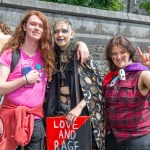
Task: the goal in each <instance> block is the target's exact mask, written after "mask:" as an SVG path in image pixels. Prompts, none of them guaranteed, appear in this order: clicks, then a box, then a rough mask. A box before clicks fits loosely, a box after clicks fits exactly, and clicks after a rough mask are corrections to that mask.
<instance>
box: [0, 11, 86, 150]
mask: <svg viewBox="0 0 150 150" xmlns="http://www.w3.org/2000/svg"><path fill="white" fill-rule="evenodd" d="M50 30H51V29H50V25H49V22H48V20H47V18H46V16H45V15H44V14H43V13H42V12H40V11H36V10H31V11H28V12H27V13H26V14H25V16H24V18H23V19H22V20H21V22H20V24H19V25H18V26H17V28H16V30H15V32H14V35H13V36H12V38H10V39H9V41H8V42H7V43H6V44H5V46H4V48H3V50H2V52H1V53H0V95H5V97H4V100H3V103H2V105H1V108H0V149H1V150H14V149H16V148H17V147H18V148H17V150H20V149H21V146H24V149H25V150H27V149H28V150H29V149H30V150H31V149H32V150H43V149H44V137H45V129H44V124H43V119H42V118H43V111H44V110H43V103H44V98H45V89H46V83H47V79H48V80H51V79H52V75H53V72H54V70H55V56H54V51H53V49H52V42H51V31H50ZM78 46H79V47H80V49H82V48H83V49H84V48H85V49H86V47H85V44H83V45H82V43H78ZM79 47H78V48H79ZM81 47H82V48H81ZM18 49H19V53H20V58H19V61H18V64H17V65H16V66H15V68H14V70H13V71H12V72H10V70H11V63H12V55H13V54H14V51H18ZM82 51H83V52H85V51H84V50H82ZM19 145H21V146H19Z"/></svg>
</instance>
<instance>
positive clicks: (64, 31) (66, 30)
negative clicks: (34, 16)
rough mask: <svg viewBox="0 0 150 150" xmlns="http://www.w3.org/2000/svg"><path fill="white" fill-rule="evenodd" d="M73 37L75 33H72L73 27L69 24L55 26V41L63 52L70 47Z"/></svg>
mask: <svg viewBox="0 0 150 150" xmlns="http://www.w3.org/2000/svg"><path fill="white" fill-rule="evenodd" d="M73 35H74V32H73V31H72V29H71V26H70V25H68V24H67V23H64V22H60V23H58V24H56V25H55V28H54V41H55V43H56V44H57V45H58V46H59V47H60V49H61V50H65V49H66V48H67V47H68V45H69V43H70V39H71V38H72V37H73Z"/></svg>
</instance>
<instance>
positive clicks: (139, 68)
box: [124, 63, 149, 72]
mask: <svg viewBox="0 0 150 150" xmlns="http://www.w3.org/2000/svg"><path fill="white" fill-rule="evenodd" d="M124 70H125V71H127V72H128V71H144V70H149V68H148V67H146V66H144V65H142V64H141V63H133V64H130V65H128V66H126V67H125V68H124Z"/></svg>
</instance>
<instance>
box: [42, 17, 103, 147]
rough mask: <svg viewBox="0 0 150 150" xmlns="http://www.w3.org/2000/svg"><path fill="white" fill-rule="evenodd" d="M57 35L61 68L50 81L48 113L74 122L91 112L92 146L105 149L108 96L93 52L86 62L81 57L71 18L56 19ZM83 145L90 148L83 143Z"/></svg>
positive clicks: (46, 113) (58, 67)
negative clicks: (78, 57) (79, 57)
mask: <svg viewBox="0 0 150 150" xmlns="http://www.w3.org/2000/svg"><path fill="white" fill-rule="evenodd" d="M53 37H54V42H55V52H56V62H57V72H56V74H55V77H54V78H53V80H52V81H51V82H50V83H49V84H48V87H49V90H48V92H47V95H48V96H47V101H46V105H45V107H44V109H45V116H47V117H49V116H61V115H65V116H66V120H67V122H68V124H71V125H72V124H73V123H74V122H75V120H76V119H77V117H79V116H90V118H91V126H92V129H91V135H92V138H91V139H90V138H89V141H88V146H87V147H88V150H91V149H92V150H104V149H105V140H104V139H105V130H104V103H105V100H104V98H103V96H102V77H101V76H100V74H99V71H98V69H97V66H96V63H95V62H94V60H93V59H92V58H91V56H90V57H89V58H88V60H87V61H86V62H85V63H83V64H82V65H81V64H80V63H79V61H78V60H77V53H76V49H77V45H76V39H75V32H74V31H73V28H72V24H71V22H70V20H68V19H65V18H61V19H57V20H55V22H54V26H53ZM49 136H50V135H49ZM90 140H91V141H90ZM80 146H81V145H80ZM60 149H61V148H60ZM79 149H86V148H85V147H82V146H81V147H79Z"/></svg>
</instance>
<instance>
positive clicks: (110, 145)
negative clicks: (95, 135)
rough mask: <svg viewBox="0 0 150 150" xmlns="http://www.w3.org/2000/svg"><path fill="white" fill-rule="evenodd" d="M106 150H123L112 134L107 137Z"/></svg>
mask: <svg viewBox="0 0 150 150" xmlns="http://www.w3.org/2000/svg"><path fill="white" fill-rule="evenodd" d="M105 150H121V148H120V145H119V144H118V143H117V141H116V138H115V136H114V135H113V133H112V132H111V133H110V134H108V135H107V136H106V139H105Z"/></svg>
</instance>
